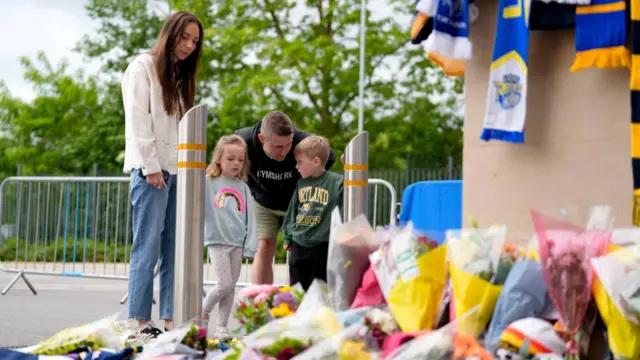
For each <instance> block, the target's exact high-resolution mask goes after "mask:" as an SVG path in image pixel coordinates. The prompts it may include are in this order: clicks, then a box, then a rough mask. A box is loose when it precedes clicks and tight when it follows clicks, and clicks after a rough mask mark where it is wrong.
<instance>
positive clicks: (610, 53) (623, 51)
mask: <svg viewBox="0 0 640 360" xmlns="http://www.w3.org/2000/svg"><path fill="white" fill-rule="evenodd" d="M592 67H597V68H599V69H616V68H630V67H631V54H630V53H629V50H627V48H626V47H625V46H614V47H610V48H603V49H591V50H586V51H581V52H579V53H576V59H575V61H574V62H573V65H572V66H571V72H577V71H580V70H584V69H588V68H592Z"/></svg>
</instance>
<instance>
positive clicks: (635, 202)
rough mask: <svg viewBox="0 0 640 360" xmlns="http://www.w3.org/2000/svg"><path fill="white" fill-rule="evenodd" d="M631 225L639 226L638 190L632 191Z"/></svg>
mask: <svg viewBox="0 0 640 360" xmlns="http://www.w3.org/2000/svg"><path fill="white" fill-rule="evenodd" d="M632 216H633V226H640V190H634V191H633V209H632Z"/></svg>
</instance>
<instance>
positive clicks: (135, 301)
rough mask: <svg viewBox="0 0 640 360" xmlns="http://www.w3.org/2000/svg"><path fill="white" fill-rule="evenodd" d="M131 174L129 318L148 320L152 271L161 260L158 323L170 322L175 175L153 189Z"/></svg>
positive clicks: (171, 310)
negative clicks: (131, 241)
mask: <svg viewBox="0 0 640 360" xmlns="http://www.w3.org/2000/svg"><path fill="white" fill-rule="evenodd" d="M139 172H140V169H133V170H132V171H131V185H130V192H131V202H132V204H133V245H131V258H130V263H131V267H130V271H129V318H130V319H136V320H151V306H152V302H153V270H154V268H155V266H156V264H157V263H158V260H160V272H159V274H160V319H161V320H173V273H174V264H175V250H176V180H177V177H176V175H171V176H169V179H168V181H167V186H165V187H164V188H162V189H156V188H155V187H153V186H152V185H149V184H147V180H146V179H143V178H141V177H140V174H139Z"/></svg>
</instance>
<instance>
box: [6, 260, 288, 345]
mask: <svg viewBox="0 0 640 360" xmlns="http://www.w3.org/2000/svg"><path fill="white" fill-rule="evenodd" d="M77 268H78V265H76V269H77ZM246 270H247V269H243V274H242V275H241V277H240V281H244V280H245V279H250V277H248V276H245V272H246ZM286 274H287V271H286V266H283V265H277V266H276V283H279V284H282V283H284V282H286V281H287V275H286ZM13 276H14V275H13V274H7V273H3V272H0V287H2V288H4V286H5V285H6V284H7V283H8V282H9V281H10V280H11V278H12V277H13ZM29 279H30V280H31V282H32V283H33V285H34V286H35V288H36V290H37V291H38V295H36V296H34V295H33V294H32V293H31V291H30V290H29V289H28V288H27V286H26V285H25V284H24V282H23V281H19V282H18V283H17V284H16V285H15V286H14V287H13V288H12V289H11V290H10V291H9V292H8V293H7V294H6V295H4V296H0V318H1V319H2V323H3V324H4V326H2V327H1V328H0V347H7V346H9V347H16V346H28V345H35V344H36V343H37V342H38V341H41V340H45V339H46V338H48V337H49V336H51V335H53V334H54V333H56V332H57V331H59V330H62V329H65V328H67V327H71V326H76V325H82V324H84V323H88V322H91V321H94V320H98V319H100V318H102V317H104V316H108V315H111V314H114V313H116V312H121V317H122V318H126V315H127V304H126V303H125V304H124V305H120V299H121V298H122V297H123V295H124V294H125V293H126V292H127V283H126V281H122V280H99V279H98V280H97V279H87V278H74V277H53V276H30V277H29ZM156 289H157V285H156ZM156 299H157V293H156ZM212 315H213V314H212ZM153 317H154V319H157V318H158V306H157V305H154V307H153ZM210 324H211V325H212V326H211V328H210V331H214V328H215V319H214V318H213V317H212V319H211V322H210ZM229 325H230V327H231V328H235V327H237V323H236V322H235V321H233V320H232V321H231V322H230V323H229Z"/></svg>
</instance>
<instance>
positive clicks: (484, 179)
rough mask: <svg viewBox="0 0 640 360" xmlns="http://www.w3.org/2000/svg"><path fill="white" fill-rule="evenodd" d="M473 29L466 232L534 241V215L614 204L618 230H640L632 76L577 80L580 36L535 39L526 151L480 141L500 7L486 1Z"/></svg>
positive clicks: (593, 73)
mask: <svg viewBox="0 0 640 360" xmlns="http://www.w3.org/2000/svg"><path fill="white" fill-rule="evenodd" d="M477 4H478V6H479V7H480V17H479V18H478V20H477V22H476V23H474V25H473V26H472V28H471V37H472V42H473V58H472V59H471V60H470V61H467V63H466V75H465V121H464V151H463V159H464V160H463V178H464V190H463V219H464V221H463V224H465V226H468V225H469V222H468V217H469V216H470V215H473V216H475V217H476V218H477V219H478V221H479V222H480V224H481V226H485V225H491V224H493V223H506V224H507V226H508V227H509V238H510V240H511V241H516V242H520V243H523V242H526V241H527V239H528V238H529V237H530V236H531V234H532V233H533V225H532V222H531V218H530V216H529V210H530V209H536V210H539V211H543V212H546V213H549V215H552V214H551V213H552V212H555V213H556V214H557V213H559V212H560V209H561V208H563V207H564V208H571V207H573V208H583V209H586V208H587V207H588V206H591V205H595V204H608V205H611V206H613V208H614V209H615V211H616V215H617V216H616V219H617V221H616V226H630V225H631V201H632V191H633V190H632V180H631V157H630V150H629V149H630V145H629V139H630V135H629V126H630V125H629V124H630V111H631V110H630V105H629V72H628V70H626V69H616V70H599V69H589V70H583V71H581V72H578V73H571V72H569V67H570V66H571V64H572V62H573V59H574V56H575V50H574V44H575V43H574V32H573V31H553V32H552V31H533V32H531V35H530V40H529V49H530V50H529V94H528V99H527V108H528V113H527V120H526V127H525V144H520V145H516V144H508V143H500V142H495V141H492V142H489V143H486V142H484V141H482V140H480V133H481V130H482V123H483V120H484V112H485V106H486V100H487V99H486V97H487V88H488V78H489V65H490V64H491V56H492V54H493V44H494V39H495V33H496V15H497V5H498V2H497V1H484V2H478V3H477Z"/></svg>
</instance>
